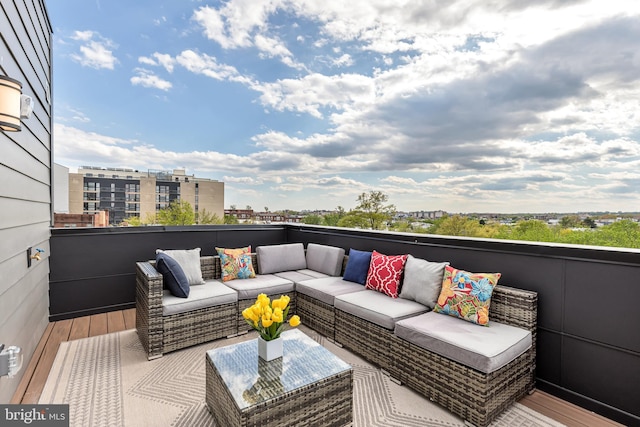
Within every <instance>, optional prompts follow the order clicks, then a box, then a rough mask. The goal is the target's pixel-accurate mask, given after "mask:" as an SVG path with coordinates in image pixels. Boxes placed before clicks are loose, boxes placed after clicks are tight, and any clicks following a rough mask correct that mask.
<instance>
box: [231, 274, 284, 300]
mask: <svg viewBox="0 0 640 427" xmlns="http://www.w3.org/2000/svg"><path fill="white" fill-rule="evenodd" d="M225 286H228V287H230V288H231V289H233V290H234V291H236V292H237V293H238V299H239V300H244V299H252V298H256V297H257V296H258V295H259V294H267V295H273V294H279V293H283V294H284V293H287V292H293V290H294V285H293V282H292V281H291V280H287V279H284V278H282V277H278V276H276V275H274V274H258V275H256V277H254V278H253V279H242V280H231V281H229V282H226V283H225Z"/></svg>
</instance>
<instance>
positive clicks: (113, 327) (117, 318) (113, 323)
mask: <svg viewBox="0 0 640 427" xmlns="http://www.w3.org/2000/svg"><path fill="white" fill-rule="evenodd" d="M124 329H125V328H124V315H123V314H122V310H118V311H110V312H108V313H107V330H108V331H109V333H112V332H120V331H124Z"/></svg>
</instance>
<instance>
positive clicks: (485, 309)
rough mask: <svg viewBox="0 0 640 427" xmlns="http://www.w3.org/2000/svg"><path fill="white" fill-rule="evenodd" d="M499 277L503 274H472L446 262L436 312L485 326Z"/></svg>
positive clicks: (434, 309)
mask: <svg viewBox="0 0 640 427" xmlns="http://www.w3.org/2000/svg"><path fill="white" fill-rule="evenodd" d="M500 276H501V274H500V273H470V272H468V271H464V270H458V269H457V268H453V267H451V266H449V265H447V266H446V267H445V268H444V278H443V279H442V290H441V291H440V296H439V297H438V303H437V304H436V306H435V307H434V308H433V311H435V312H436V313H443V314H448V315H449V316H454V317H459V318H460V319H463V320H466V321H468V322H472V323H477V324H478V325H484V326H486V325H487V324H488V323H489V304H490V303H491V294H492V293H493V288H494V287H495V286H496V285H497V284H498V279H500Z"/></svg>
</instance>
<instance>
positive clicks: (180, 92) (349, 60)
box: [47, 0, 640, 213]
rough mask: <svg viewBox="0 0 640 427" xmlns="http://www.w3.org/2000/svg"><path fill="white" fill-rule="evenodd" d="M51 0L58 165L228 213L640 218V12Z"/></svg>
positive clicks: (471, 1) (510, 4) (615, 6)
mask: <svg viewBox="0 0 640 427" xmlns="http://www.w3.org/2000/svg"><path fill="white" fill-rule="evenodd" d="M533 3H534V2H529V1H513V0H512V1H504V0H462V1H447V2H436V1H416V0H406V1H404V0H400V1H399V0H393V1H391V0H350V1H348V2H338V1H317V0H314V1H312V0H295V1H292V0H271V1H255V0H230V1H228V2H204V1H162V0H154V1H147V0H141V1H134V2H130V1H122V0H112V1H86V0H82V1H80V0H64V1H63V0H49V1H48V2H47V8H48V10H49V14H50V18H51V21H52V25H53V29H54V45H53V56H54V62H53V64H54V65H53V67H54V75H53V100H54V157H55V161H56V162H57V163H60V164H62V165H64V166H67V167H69V168H70V169H71V170H72V171H73V170H75V169H76V168H78V167H79V166H82V165H91V166H103V167H125V168H134V169H139V170H147V169H162V170H170V169H174V168H186V170H187V174H189V175H195V176H198V177H206V178H212V179H218V180H221V181H224V182H225V207H229V206H230V205H232V204H233V205H237V206H238V207H245V206H246V205H250V206H253V208H254V209H258V210H262V209H263V208H264V207H268V208H269V209H270V210H279V209H293V210H300V209H333V208H335V207H337V206H342V207H344V208H345V209H347V210H348V209H351V208H353V207H355V205H356V199H357V195H358V194H360V193H362V192H368V191H370V190H380V191H383V192H385V193H386V194H388V195H389V201H390V202H391V203H393V204H395V205H396V207H397V208H398V209H399V210H405V211H413V210H438V209H442V210H446V211H449V212H505V213H507V212H549V211H551V212H574V211H599V210H605V211H640V191H639V190H640V186H639V185H640V172H639V170H640V84H639V83H640V49H638V40H640V2H629V1H621V0H620V1H619V0H609V1H606V2H603V1H601V0H596V1H583V0H564V1H560V0H541V1H537V2H535V6H532V5H531V4H533Z"/></svg>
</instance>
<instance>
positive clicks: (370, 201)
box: [352, 190, 396, 230]
mask: <svg viewBox="0 0 640 427" xmlns="http://www.w3.org/2000/svg"><path fill="white" fill-rule="evenodd" d="M388 200H389V196H387V195H386V194H384V193H383V192H382V191H376V190H371V191H369V193H362V194H360V195H359V196H358V206H356V209H355V212H353V213H352V214H353V215H359V216H360V217H361V218H363V219H364V220H365V221H366V224H367V227H369V228H371V229H372V230H380V229H383V228H385V226H386V225H387V223H388V222H390V221H391V219H393V217H394V216H395V214H396V207H395V206H394V205H385V203H387V201H388Z"/></svg>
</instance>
